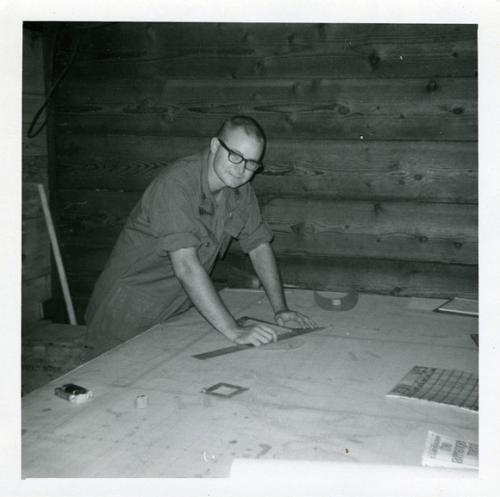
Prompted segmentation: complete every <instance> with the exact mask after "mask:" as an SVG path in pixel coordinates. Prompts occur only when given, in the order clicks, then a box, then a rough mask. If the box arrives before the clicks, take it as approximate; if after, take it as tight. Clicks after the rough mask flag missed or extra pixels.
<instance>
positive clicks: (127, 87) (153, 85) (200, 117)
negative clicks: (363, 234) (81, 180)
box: [56, 78, 477, 141]
mask: <svg viewBox="0 0 500 497" xmlns="http://www.w3.org/2000/svg"><path fill="white" fill-rule="evenodd" d="M56 109H57V114H56V128H57V130H58V131H59V132H61V133H69V132H71V133H123V134H151V135H165V134H167V135H171V136H211V135H213V133H215V132H216V131H217V129H218V127H219V126H220V123H221V121H222V120H223V119H224V118H226V117H228V116H230V115H233V114H241V113H244V114H250V115H252V116H254V117H255V118H256V119H257V120H259V121H260V122H261V124H262V126H263V127H264V129H265V130H266V132H267V134H268V136H269V137H270V138H272V137H280V138H291V137H293V138H298V137H308V138H312V139H319V138H323V139H336V140H342V139H364V140H386V139H387V140H415V139H416V140H462V141H475V140H477V80H476V79H475V78H472V79H465V78H464V79H447V80H438V81H436V80H432V81H427V80H425V79H407V80H397V79H377V80H350V79H347V80H312V81H311V80H310V79H307V80H304V81H287V80H275V81H267V80H259V81H237V82H230V83H229V84H228V83H226V82H222V83H220V82H219V84H217V83H215V84H214V83H213V82H211V81H203V80H201V81H200V80H197V81H188V80H185V81H182V80H180V81H179V80H169V81H168V82H165V81H163V80H158V79H157V80H139V81H134V80H114V81H109V80H96V81H95V82H93V83H91V82H90V81H88V80H87V81H84V82H83V83H80V82H78V83H73V84H72V83H71V82H66V84H65V85H64V87H62V88H61V90H60V92H58V99H57V105H56Z"/></svg>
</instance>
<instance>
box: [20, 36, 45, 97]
mask: <svg viewBox="0 0 500 497" xmlns="http://www.w3.org/2000/svg"><path fill="white" fill-rule="evenodd" d="M43 71H44V67H43V39H42V34H41V33H35V32H34V31H31V30H27V29H23V75H22V80H23V93H26V92H43V89H44V87H45V84H44V72H43Z"/></svg>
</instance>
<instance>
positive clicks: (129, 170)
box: [57, 134, 478, 203]
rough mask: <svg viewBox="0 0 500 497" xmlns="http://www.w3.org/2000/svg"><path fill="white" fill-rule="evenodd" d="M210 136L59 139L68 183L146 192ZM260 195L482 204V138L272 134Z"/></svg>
mask: <svg viewBox="0 0 500 497" xmlns="http://www.w3.org/2000/svg"><path fill="white" fill-rule="evenodd" d="M208 143H209V139H207V138H197V137H159V136H122V135H87V134H76V135H61V136H59V137H58V157H57V160H58V162H59V165H60V167H59V171H58V184H59V186H60V188H63V189H95V188H99V189H105V190H127V191H142V190H144V189H145V188H146V186H147V185H148V184H149V182H150V181H151V180H152V179H153V178H154V176H155V175H156V174H157V173H158V171H159V170H160V169H161V168H162V167H165V166H167V165H168V164H169V163H170V162H172V161H174V160H175V159H177V158H179V157H184V156H187V155H190V154H192V153H195V152H196V151H198V150H201V149H202V148H204V147H206V146H208ZM264 162H265V169H264V171H263V173H261V174H258V175H257V176H256V177H255V179H254V186H255V189H256V191H257V193H258V195H261V196H262V195H279V196H290V195H293V196H307V197H310V196H325V197H328V198H329V199H341V198H344V199H366V200H382V199H399V200H405V199H406V200H411V199H415V200H417V199H418V200H426V201H439V202H455V203H461V202H465V203H474V202H477V188H478V186H477V185H478V184H477V172H478V167H477V143H472V142H467V143H463V142H452V143H447V142H394V141H389V142H364V143H363V142H361V141H359V140H358V141H345V142H341V141H333V140H332V141H329V140H323V141H321V140H314V141H311V140H298V139H292V140H282V139H278V140H271V141H270V142H269V143H268V146H267V150H266V155H265V157H264Z"/></svg>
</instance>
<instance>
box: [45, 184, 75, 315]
mask: <svg viewBox="0 0 500 497" xmlns="http://www.w3.org/2000/svg"><path fill="white" fill-rule="evenodd" d="M37 186H38V192H39V193H40V200H41V201H42V209H43V214H44V216H45V222H46V224H47V230H48V232H49V237H50V244H51V245H52V252H53V253H54V259H55V260H56V266H57V272H58V274H59V281H60V282H61V287H62V291H63V295H64V301H65V302H66V310H67V311H68V316H69V322H70V323H71V324H77V322H76V317H75V310H74V309H73V302H72V301H71V295H70V293H69V287H68V281H67V280H66V273H65V272H64V265H63V262H62V258H61V252H60V251H59V244H58V243H57V236H56V231H55V229H54V223H53V221H52V216H51V214H50V209H49V203H48V202H47V197H46V196H45V190H44V188H43V185H42V184H40V183H38V185H37Z"/></svg>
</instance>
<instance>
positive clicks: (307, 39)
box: [60, 23, 477, 79]
mask: <svg viewBox="0 0 500 497" xmlns="http://www.w3.org/2000/svg"><path fill="white" fill-rule="evenodd" d="M476 39H477V27H476V26H474V25H437V24H436V25H433V24H426V25H397V24H347V23H346V24H309V23H304V24H291V23H280V24H273V23H255V24H252V23H128V24H119V25H118V24H117V25H114V26H109V27H104V28H102V29H93V30H91V31H89V32H88V33H85V35H84V36H83V37H82V40H81V46H80V49H79V52H80V56H79V58H78V59H77V61H76V63H75V66H74V67H73V68H72V75H73V76H74V77H87V76H88V75H89V74H98V75H100V76H102V77H109V76H113V75H115V74H127V75H131V76H134V75H137V74H141V75H146V76H156V75H158V74H159V75H162V76H163V77H186V78H192V77H193V68H196V75H197V77H210V78H229V79H236V78H246V79H248V78H255V77H266V78H277V77H288V78H293V77H296V76H300V75H302V74H304V73H305V74H308V75H310V76H311V77H340V78H342V77H371V78H374V77H412V76H413V77H415V76H416V77H425V76H434V75H441V76H448V75H450V76H458V75H465V76H473V75H474V74H475V71H476V69H477V59H476V46H477V43H476ZM68 46H71V44H70V43H68V42H67V41H66V43H65V44H64V45H62V46H61V47H60V51H61V53H66V51H67V50H68V49H67V47H68Z"/></svg>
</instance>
